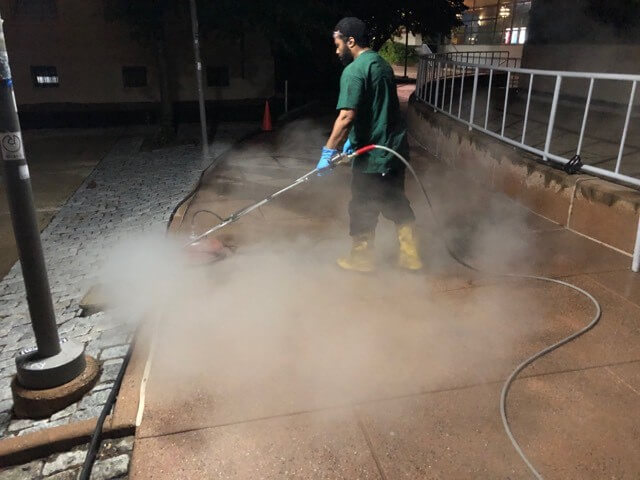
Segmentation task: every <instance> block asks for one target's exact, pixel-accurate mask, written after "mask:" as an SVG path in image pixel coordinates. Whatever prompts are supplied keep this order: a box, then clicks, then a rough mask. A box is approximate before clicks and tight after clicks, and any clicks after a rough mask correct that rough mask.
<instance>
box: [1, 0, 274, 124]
mask: <svg viewBox="0 0 640 480" xmlns="http://www.w3.org/2000/svg"><path fill="white" fill-rule="evenodd" d="M0 11H1V13H2V17H3V19H4V30H5V37H6V41H7V48H8V51H9V58H10V62H11V69H12V75H13V78H14V84H15V91H16V99H17V102H18V106H19V109H20V110H21V112H22V113H23V114H24V115H25V116H29V114H31V113H39V114H52V115H54V114H59V115H65V114H66V115H70V114H73V113H78V112H84V113H88V112H93V113H94V114H95V115H101V114H107V113H108V112H146V117H147V118H148V117H149V115H150V114H153V112H155V111H156V110H157V105H158V104H159V101H160V88H159V78H158V61H157V57H156V55H155V50H154V48H153V46H152V45H151V44H148V43H145V42H144V41H141V40H136V39H134V37H133V36H132V32H131V29H130V28H129V26H128V25H127V24H125V23H122V22H114V21H111V19H110V18H109V12H108V11H107V2H106V1H105V0H0ZM191 41H192V38H191V25H190V22H189V18H188V14H187V15H185V13H184V11H183V12H182V14H176V15H175V17H174V18H173V19H172V21H171V23H170V25H169V27H168V41H167V44H168V61H169V70H170V75H169V77H170V92H171V97H172V99H173V101H174V102H175V104H176V106H177V107H178V108H177V111H180V110H181V106H182V107H184V106H185V105H186V106H188V105H190V104H195V102H196V101H197V90H196V81H195V68H194V61H193V50H192V43H191ZM201 54H202V60H203V71H204V84H205V98H206V100H207V101H208V102H210V103H214V102H217V103H221V102H250V101H251V100H252V99H256V101H257V99H260V100H261V101H264V99H265V98H268V97H270V96H272V95H273V94H274V62H273V57H272V55H271V52H270V49H269V45H268V43H267V42H265V41H264V39H262V38H260V37H259V36H256V35H245V36H243V37H242V38H239V39H231V40H230V39H225V38H219V36H216V35H209V36H208V37H205V38H204V39H202V42H201ZM182 110H184V108H182Z"/></svg>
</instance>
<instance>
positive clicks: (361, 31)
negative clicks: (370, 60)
mask: <svg viewBox="0 0 640 480" xmlns="http://www.w3.org/2000/svg"><path fill="white" fill-rule="evenodd" d="M333 30H334V32H333V40H334V42H335V44H336V54H337V55H338V57H340V61H341V62H342V63H343V64H344V65H348V64H349V63H350V62H352V61H353V59H354V57H356V56H358V54H359V53H360V51H361V50H362V49H364V48H369V32H368V31H367V25H366V24H365V23H364V22H363V21H362V20H360V19H359V18H356V17H345V18H343V19H342V20H340V21H339V22H338V24H337V25H336V27H335V28H334V29H333Z"/></svg>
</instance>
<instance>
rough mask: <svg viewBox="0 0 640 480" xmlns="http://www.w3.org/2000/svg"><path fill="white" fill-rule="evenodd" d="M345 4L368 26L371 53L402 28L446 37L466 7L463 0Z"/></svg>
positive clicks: (363, 0)
mask: <svg viewBox="0 0 640 480" xmlns="http://www.w3.org/2000/svg"><path fill="white" fill-rule="evenodd" d="M346 5H347V10H348V12H349V13H351V14H353V15H354V16H358V17H360V18H362V20H364V21H365V22H366V23H367V25H368V26H369V30H370V32H371V36H372V38H371V41H372V42H371V46H372V48H373V49H374V50H378V49H379V48H380V47H382V45H383V44H384V42H386V41H387V40H388V39H389V38H391V36H392V35H393V33H394V32H395V31H396V30H397V29H398V27H401V26H403V27H406V28H408V29H409V31H410V32H412V33H414V34H416V33H417V34H421V35H422V36H424V37H431V38H437V37H439V36H448V35H450V34H451V29H452V28H453V27H456V26H459V25H460V24H461V23H460V20H458V15H459V14H461V13H462V12H464V11H465V10H466V8H467V7H466V6H465V5H464V0H422V1H418V2H416V1H411V0H402V1H389V0H377V1H369V0H351V1H349V0H347V2H346Z"/></svg>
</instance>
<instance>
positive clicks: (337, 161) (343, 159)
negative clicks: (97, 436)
mask: <svg viewBox="0 0 640 480" xmlns="http://www.w3.org/2000/svg"><path fill="white" fill-rule="evenodd" d="M377 147H378V146H377V145H367V146H366V147H362V148H360V149H358V150H356V151H355V152H353V153H342V152H339V153H337V154H336V155H334V156H333V157H331V160H329V167H327V168H314V169H313V170H311V171H310V172H308V173H305V174H304V175H303V176H301V177H300V178H298V179H297V180H295V181H294V182H293V183H291V184H290V185H287V186H286V187H284V188H282V189H280V190H278V191H277V192H274V193H272V194H271V195H269V196H268V197H265V198H263V199H262V200H260V201H259V202H256V203H253V204H251V205H248V206H246V207H243V208H241V209H240V210H237V211H235V212H233V213H232V214H231V215H229V216H228V217H226V218H222V217H220V216H219V215H218V214H216V213H214V212H212V211H210V210H198V211H197V212H195V213H194V214H193V216H192V217H191V231H192V232H193V227H194V222H195V218H196V216H197V215H198V214H199V213H210V214H212V215H214V216H216V217H217V218H218V220H220V223H218V224H217V225H215V226H214V227H212V228H210V229H209V230H207V231H205V232H204V233H201V234H199V235H196V234H194V233H192V234H191V236H190V237H189V241H188V242H187V244H186V245H185V246H184V247H185V248H187V247H190V246H195V245H197V244H198V242H200V241H202V240H203V239H204V238H206V237H208V236H209V235H211V234H213V233H215V232H217V231H218V230H221V229H223V228H224V227H226V226H227V225H230V224H232V223H234V222H237V221H238V220H239V219H240V218H242V217H244V216H245V215H247V214H248V213H251V212H253V211H254V210H256V209H258V208H260V207H262V206H263V205H266V204H267V203H269V202H270V201H272V200H273V199H274V198H277V197H279V196H280V195H282V194H283V193H285V192H288V191H289V190H291V189H293V188H295V187H297V186H298V185H301V184H303V183H305V182H307V181H308V180H309V179H310V178H311V177H313V176H314V175H318V174H320V173H322V172H324V171H327V170H333V169H334V168H335V167H337V166H338V165H345V164H348V163H350V162H351V161H352V160H353V159H354V158H355V157H357V156H358V155H362V154H363V153H367V152H369V151H371V150H373V149H375V148H377Z"/></svg>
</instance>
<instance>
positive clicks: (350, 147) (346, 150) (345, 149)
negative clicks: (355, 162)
mask: <svg viewBox="0 0 640 480" xmlns="http://www.w3.org/2000/svg"><path fill="white" fill-rule="evenodd" d="M342 153H346V154H347V155H351V154H352V153H353V145H351V141H350V140H349V139H348V138H347V141H346V142H344V147H342Z"/></svg>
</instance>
